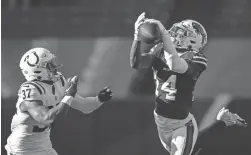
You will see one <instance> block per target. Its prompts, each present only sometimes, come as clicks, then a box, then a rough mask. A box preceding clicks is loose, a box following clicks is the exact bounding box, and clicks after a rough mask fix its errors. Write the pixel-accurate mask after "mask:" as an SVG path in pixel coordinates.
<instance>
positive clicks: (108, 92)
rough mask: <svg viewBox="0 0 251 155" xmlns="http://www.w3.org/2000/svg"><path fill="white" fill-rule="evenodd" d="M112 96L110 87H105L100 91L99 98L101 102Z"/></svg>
mask: <svg viewBox="0 0 251 155" xmlns="http://www.w3.org/2000/svg"><path fill="white" fill-rule="evenodd" d="M111 98H112V90H111V89H110V87H105V88H103V89H102V90H101V91H100V92H99V93H98V99H99V101H100V102H106V101H109V100H110V99H111Z"/></svg>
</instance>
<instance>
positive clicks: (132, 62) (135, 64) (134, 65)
mask: <svg viewBox="0 0 251 155" xmlns="http://www.w3.org/2000/svg"><path fill="white" fill-rule="evenodd" d="M130 66H131V68H133V69H138V68H139V65H138V64H137V63H136V60H134V59H130Z"/></svg>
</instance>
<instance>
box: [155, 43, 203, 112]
mask: <svg viewBox="0 0 251 155" xmlns="http://www.w3.org/2000/svg"><path fill="white" fill-rule="evenodd" d="M151 54H153V55H154V57H155V58H154V60H153V64H152V69H153V73H154V81H155V85H156V88H155V99H156V111H157V112H159V113H160V114H161V115H162V116H166V115H168V114H167V113H168V111H170V110H172V111H175V110H176V111H177V109H181V110H188V109H189V108H190V107H191V105H192V102H193V98H194V96H193V91H194V87H195V84H196V81H197V79H198V77H199V76H200V75H201V73H202V72H203V71H204V70H205V69H206V67H207V59H206V58H205V56H204V55H202V54H199V53H196V54H192V55H191V56H190V58H188V57H187V58H185V57H184V59H185V61H186V62H187V64H188V69H187V71H186V72H185V73H182V74H179V73H175V72H172V71H171V70H170V69H169V67H168V65H167V58H168V53H166V52H165V51H164V48H163V44H158V45H156V46H155V47H154V48H152V50H151ZM181 57H182V56H181ZM171 108H173V109H171Z"/></svg>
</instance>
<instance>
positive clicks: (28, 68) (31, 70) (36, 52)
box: [19, 48, 62, 81]
mask: <svg viewBox="0 0 251 155" xmlns="http://www.w3.org/2000/svg"><path fill="white" fill-rule="evenodd" d="M55 58H56V56H55V55H54V54H52V53H51V52H50V51H49V50H47V49H45V48H33V49H30V50H29V51H27V52H26V53H25V54H24V55H23V57H22V58H21V60H20V64H19V66H20V68H21V70H22V73H23V75H24V77H25V79H26V80H27V81H31V80H54V79H55V77H56V75H57V70H58V68H59V67H61V66H62V65H57V63H56V61H55Z"/></svg>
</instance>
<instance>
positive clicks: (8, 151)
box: [5, 145, 58, 155]
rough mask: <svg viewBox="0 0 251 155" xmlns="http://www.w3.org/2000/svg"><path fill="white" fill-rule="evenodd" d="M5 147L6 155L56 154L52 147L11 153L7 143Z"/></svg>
mask: <svg viewBox="0 0 251 155" xmlns="http://www.w3.org/2000/svg"><path fill="white" fill-rule="evenodd" d="M5 149H6V151H7V155H58V154H57V152H56V151H55V150H54V149H53V148H50V149H48V150H46V151H39V152H31V153H11V152H10V150H9V149H8V145H6V146H5Z"/></svg>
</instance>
